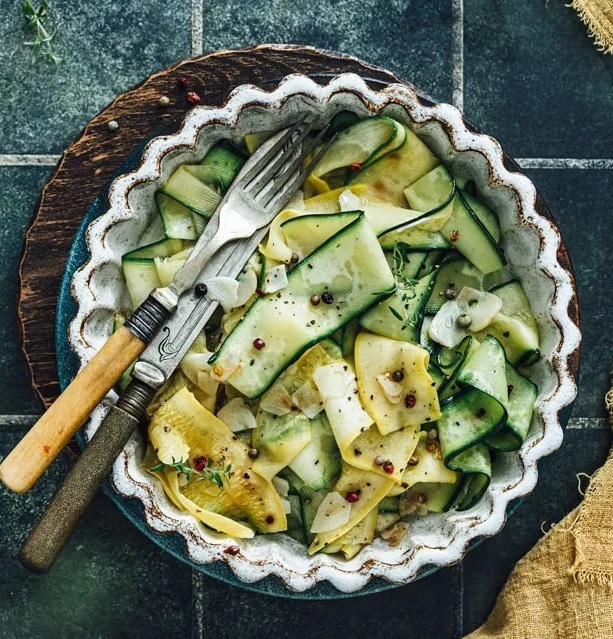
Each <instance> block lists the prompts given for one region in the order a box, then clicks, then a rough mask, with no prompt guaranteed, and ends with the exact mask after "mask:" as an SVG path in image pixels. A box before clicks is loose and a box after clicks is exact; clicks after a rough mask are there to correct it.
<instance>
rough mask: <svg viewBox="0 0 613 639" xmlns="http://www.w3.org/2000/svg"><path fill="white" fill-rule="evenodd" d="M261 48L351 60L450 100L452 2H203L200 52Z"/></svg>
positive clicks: (289, 0)
mask: <svg viewBox="0 0 613 639" xmlns="http://www.w3.org/2000/svg"><path fill="white" fill-rule="evenodd" d="M264 42H281V43H293V44H309V45H313V46H316V47H321V48H324V49H329V50H332V51H339V52H342V53H346V54H350V55H354V56H357V57H360V58H362V59H363V60H364V61H366V62H370V63H371V64H376V65H379V66H382V67H384V68H386V69H388V70H390V71H393V72H395V73H397V74H398V75H399V76H400V77H401V78H403V79H405V80H408V81H409V82H412V83H413V84H416V85H417V86H419V87H420V88H422V89H423V90H424V91H426V92H427V93H429V94H430V95H432V96H434V97H435V98H437V99H439V100H446V101H450V100H451V0H434V1H430V2H419V1H418V0H394V1H389V2H380V0H319V1H317V2H315V3H310V4H308V5H305V3H304V2H301V0H272V1H270V0H251V1H250V2H240V1H238V0H230V1H229V2H227V1H226V0H213V1H212V2H205V5H204V49H205V50H209V51H210V50H214V49H223V48H232V47H239V46H244V45H249V44H260V43H264Z"/></svg>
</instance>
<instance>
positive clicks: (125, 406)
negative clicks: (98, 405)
mask: <svg viewBox="0 0 613 639" xmlns="http://www.w3.org/2000/svg"><path fill="white" fill-rule="evenodd" d="M154 395H155V388H152V387H151V386H149V385H148V384H145V383H144V382H141V381H140V380H139V379H133V380H132V381H131V382H130V383H129V384H128V387H127V388H126V390H125V391H124V392H123V393H122V394H121V395H120V396H119V399H118V400H117V404H116V407H117V408H121V409H122V410H124V411H125V412H126V413H128V415H131V416H132V417H134V418H135V419H140V418H141V417H142V416H143V414H144V412H145V409H146V408H147V406H148V405H149V402H151V400H152V399H153V396H154Z"/></svg>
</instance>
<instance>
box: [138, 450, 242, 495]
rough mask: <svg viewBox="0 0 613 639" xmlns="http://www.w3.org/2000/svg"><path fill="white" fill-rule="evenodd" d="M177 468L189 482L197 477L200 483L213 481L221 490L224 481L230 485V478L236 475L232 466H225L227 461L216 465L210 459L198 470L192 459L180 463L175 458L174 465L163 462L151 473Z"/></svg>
mask: <svg viewBox="0 0 613 639" xmlns="http://www.w3.org/2000/svg"><path fill="white" fill-rule="evenodd" d="M168 467H171V468H176V469H177V470H178V471H179V472H180V473H183V475H185V477H186V478H187V481H190V480H191V478H192V475H194V476H196V477H197V479H196V481H197V482H200V481H211V482H213V483H214V484H217V485H218V486H219V487H220V488H223V487H224V481H226V482H227V483H228V485H229V484H230V478H231V477H232V475H233V474H234V472H233V471H232V464H228V465H227V466H226V465H225V460H224V459H223V457H222V459H221V463H220V464H216V463H215V462H214V461H213V460H212V459H211V458H210V457H209V458H208V459H207V460H206V464H205V466H204V468H202V469H200V470H198V469H196V468H194V466H193V463H192V460H191V459H189V458H188V459H179V460H178V461H177V460H175V458H174V457H173V458H172V464H165V463H163V462H161V463H159V464H158V465H157V466H154V467H153V468H152V469H151V471H152V472H155V471H158V470H164V468H168Z"/></svg>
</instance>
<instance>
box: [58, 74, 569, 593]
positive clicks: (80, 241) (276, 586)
mask: <svg viewBox="0 0 613 639" xmlns="http://www.w3.org/2000/svg"><path fill="white" fill-rule="evenodd" d="M358 80H359V79H358V78H357V76H352V77H348V79H347V82H348V86H349V87H352V86H353V85H354V84H357V85H359V82H357V81H358ZM294 83H295V84H296V85H297V89H301V88H302V86H303V85H305V86H307V87H310V85H307V84H305V83H304V82H303V81H302V80H299V79H297V80H295V81H294ZM286 84H287V85H290V84H291V82H287V83H286ZM311 84H312V83H311ZM395 86H396V87H398V86H399V85H395ZM392 89H393V88H392ZM310 90H312V91H314V92H315V93H317V92H318V91H319V90H317V91H316V90H315V88H314V87H312V88H310ZM360 90H361V91H363V92H366V87H364V88H363V89H362V88H360ZM401 90H402V89H401ZM390 95H392V92H390V94H388V96H387V99H389V96H390ZM401 97H402V96H401ZM375 98H376V95H375V94H371V98H370V99H375ZM395 98H396V96H394V98H392V99H395ZM383 99H384V97H381V100H383ZM407 100H408V101H409V102H411V104H413V105H414V109H415V113H416V114H417V117H420V109H422V111H423V113H421V117H423V118H424V121H425V120H426V119H427V118H431V121H432V122H433V123H434V124H435V125H440V124H443V123H445V122H447V126H448V127H449V126H452V127H457V129H458V131H460V133H459V134H458V136H457V139H456V140H453V141H452V142H453V143H455V142H457V143H458V144H462V143H463V140H467V141H468V142H467V143H472V142H471V141H472V140H473V138H475V137H477V138H482V140H479V141H478V142H477V143H475V144H481V145H482V146H483V148H484V149H485V151H486V153H485V155H486V157H487V153H488V152H489V153H490V154H491V156H492V159H491V163H489V162H490V161H489V158H488V163H489V166H490V168H491V167H492V166H494V165H496V166H495V170H498V171H500V173H501V174H504V175H507V176H508V179H509V180H511V181H513V180H517V182H518V184H520V186H521V185H524V188H525V192H526V193H527V194H528V195H527V196H526V197H527V200H526V202H528V204H529V203H530V196H532V193H534V194H535V193H536V192H535V191H534V187H533V186H532V185H531V183H530V182H529V181H528V180H527V179H526V178H524V177H523V176H521V178H518V179H516V178H515V177H513V176H515V175H517V174H510V173H508V172H506V169H505V168H504V167H502V166H498V165H497V164H496V163H497V162H499V158H498V156H499V155H500V151H499V147H496V146H495V145H493V141H492V140H491V138H487V136H474V135H473V132H472V130H471V129H468V128H467V126H466V125H465V123H464V124H462V122H463V121H462V120H461V118H460V116H459V114H458V113H457V111H455V109H453V108H452V107H448V106H447V105H435V107H433V109H432V112H433V116H432V115H431V114H430V113H429V112H428V110H429V108H430V107H428V106H424V107H422V106H421V105H420V103H419V102H418V101H417V100H416V99H415V98H411V97H410V96H409V97H408V98H407ZM392 104H393V103H392ZM368 106H369V108H370V105H368ZM394 108H395V107H394ZM446 118H448V120H446ZM456 118H460V122H459V123H458V124H457V125H456V124H455V121H456ZM164 133H166V132H165V131H162V132H160V134H164ZM438 135H439V138H441V137H442V136H444V135H446V133H445V132H444V131H443V129H442V128H441V133H439V134H438ZM462 136H464V137H462ZM145 146H146V144H143V145H142V146H140V147H139V148H137V149H136V150H135V151H134V153H133V154H132V155H131V156H130V157H129V158H128V159H127V160H126V162H125V163H124V164H123V165H122V166H121V167H120V169H119V170H118V173H117V175H116V176H114V177H113V179H114V178H115V177H117V176H118V175H123V174H126V173H129V172H132V171H134V170H135V169H137V168H138V167H139V166H140V165H141V160H142V157H143V149H144V147H145ZM443 157H444V156H443ZM500 157H501V156H500ZM484 168H486V169H487V166H486V167H484ZM111 182H112V180H111V181H110V182H109V184H107V186H106V187H105V188H104V189H103V191H102V192H101V193H100V195H99V196H98V198H97V199H96V200H95V201H94V203H93V204H92V206H91V208H90V209H89V211H88V212H87V214H86V216H85V218H84V220H83V223H82V224H81V226H80V228H79V231H78V233H77V235H76V237H75V240H74V243H73V245H72V248H71V251H70V253H69V256H68V261H67V265H66V270H65V273H64V277H63V280H62V284H61V290H60V296H59V299H58V307H57V324H56V350H57V355H58V367H59V377H60V383H61V386H62V388H64V387H65V386H66V385H67V384H68V383H69V381H70V380H71V378H72V377H73V376H74V375H75V373H76V371H77V370H78V360H77V357H76V355H75V354H74V353H73V351H72V349H71V347H70V344H69V340H68V329H69V325H70V323H71V321H72V320H73V319H74V318H75V316H77V315H78V310H79V309H78V308H77V304H76V303H75V301H74V300H73V298H72V295H71V281H72V278H73V276H74V274H75V272H76V271H77V270H78V269H79V268H80V267H81V266H82V265H84V264H86V263H87V262H88V261H89V259H90V254H89V250H88V246H87V243H86V232H87V229H88V227H89V226H90V224H91V223H92V222H93V221H94V220H97V219H98V218H99V217H100V216H103V215H105V214H107V211H108V210H109V186H110V184H111ZM524 182H525V184H524ZM520 192H521V189H520ZM524 195H525V194H524ZM532 197H534V196H532ZM111 199H112V196H111ZM531 206H532V207H534V206H536V205H535V204H534V202H532V204H531ZM544 229H545V230H544V234H545V235H544V236H543V235H541V239H542V240H543V242H545V244H544V245H547V243H548V242H552V243H554V244H555V241H556V234H557V232H556V231H555V227H552V228H551V229H550V228H549V227H547V226H546V225H545V227H544ZM557 238H558V241H559V235H558V236H557ZM541 246H543V243H541ZM530 268H532V269H534V266H530ZM560 277H561V276H560ZM561 279H563V278H561ZM568 332H569V333H570V329H569V331H568ZM571 352H572V351H571ZM567 386H568V393H567V397H568V398H569V400H570V399H572V397H570V395H571V394H572V388H571V387H570V386H569V384H568V383H567ZM569 400H568V401H566V404H568V403H569ZM560 408H562V404H560ZM560 408H558V409H556V410H554V409H553V408H552V409H551V411H550V414H549V415H545V417H547V418H548V419H549V421H550V423H551V424H552V425H551V426H550V432H551V429H552V428H553V429H555V428H557V429H559V425H558V422H561V423H562V424H563V425H565V423H566V421H567V419H568V416H569V412H570V406H569V405H566V406H565V407H564V408H563V409H562V410H560ZM558 433H560V431H559V430H558ZM552 436H553V441H550V442H549V448H548V449H547V446H545V447H544V452H543V453H542V454H541V455H538V454H537V453H534V460H533V461H532V477H533V481H536V466H535V463H534V462H535V460H536V459H538V458H539V457H541V456H543V454H546V453H547V452H551V450H554V449H555V448H556V447H557V445H559V441H561V436H560V435H559V434H558V435H556V434H555V432H554V433H553V435H552ZM542 441H543V438H541V440H537V441H535V445H538V444H539V442H542ZM84 442H85V438H84V437H83V436H82V435H81V436H80V437H79V443H80V445H84ZM556 444H557V445H556ZM516 485H517V484H516ZM502 489H504V486H502ZM105 490H106V492H107V493H108V494H109V496H110V497H111V499H112V500H113V501H114V502H115V503H116V504H117V506H118V507H119V508H120V509H121V510H122V511H123V512H124V513H125V515H126V516H127V517H128V518H129V519H130V520H131V521H132V522H133V523H134V524H135V525H136V526H137V527H138V528H139V529H140V530H141V531H142V532H143V533H144V534H146V535H147V536H148V537H150V538H151V539H152V540H153V541H154V542H155V543H157V544H158V545H159V546H160V547H161V548H162V549H164V550H165V551H166V552H169V553H170V554H172V555H173V556H175V557H177V558H178V559H180V560H182V561H184V562H185V563H187V564H188V565H190V566H191V567H192V568H194V569H195V570H198V571H200V572H203V573H205V574H207V575H209V576H212V577H215V578H217V579H221V580H222V581H225V582H227V583H231V584H234V585H238V586H241V587H243V588H247V589H250V590H254V591H257V592H261V593H266V594H272V595H277V596H282V597H294V598H305V599H331V598H341V597H347V596H356V595H362V594H369V593H373V592H379V591H382V590H386V589H390V588H394V587H397V586H398V585H401V583H403V582H402V581H401V580H396V583H390V582H389V581H387V580H385V579H383V578H382V577H381V576H379V575H377V574H371V576H370V577H371V578H370V580H369V581H368V582H367V583H366V584H365V585H364V586H363V587H362V588H360V589H356V587H355V586H354V587H353V588H352V587H351V586H349V588H347V590H351V592H341V591H340V590H338V589H337V588H336V587H334V586H333V585H332V584H331V583H330V582H328V581H318V582H317V583H314V584H313V585H312V586H311V587H310V588H308V589H300V591H293V590H290V589H289V588H287V587H286V586H285V585H284V583H283V581H282V580H281V579H280V578H278V577H276V576H272V575H268V576H266V577H264V578H263V579H260V580H259V581H251V582H249V583H247V582H245V581H242V580H240V579H238V578H237V577H236V576H235V574H234V572H233V571H232V570H231V569H230V568H229V567H228V565H227V563H225V562H223V561H214V562H212V563H199V562H195V561H194V560H192V558H191V557H190V555H189V554H188V552H187V550H186V538H185V536H182V535H180V534H178V533H175V532H172V531H170V532H164V533H160V532H156V531H155V530H153V529H152V528H151V527H150V525H148V523H147V521H146V517H145V513H144V507H143V502H142V501H140V500H137V499H130V498H126V497H125V496H123V495H120V494H119V493H118V492H116V491H115V489H114V488H113V487H112V485H111V484H110V483H107V484H106V485H105ZM528 490H529V489H528ZM528 490H524V491H523V492H517V493H515V494H514V495H513V493H509V496H507V498H506V500H504V499H503V497H500V498H499V502H498V503H499V506H498V510H497V512H498V514H497V519H496V523H495V524H492V527H491V530H490V532H489V533H487V534H486V536H489V535H491V534H494V533H495V532H497V530H499V529H500V527H501V526H502V525H503V523H504V518H505V511H504V507H505V506H506V512H507V513H510V512H512V511H513V509H514V508H515V507H516V506H517V503H518V502H519V500H518V499H515V497H519V496H521V495H524V494H526V492H528ZM465 533H466V535H467V536H466V537H465V539H466V542H465V543H464V544H462V547H461V546H460V545H458V546H457V552H456V555H455V556H453V557H451V556H449V557H444V558H443V559H441V560H438V561H437V562H436V563H438V564H439V565H440V564H442V565H448V564H451V563H454V562H455V561H457V560H458V559H460V558H461V556H463V554H464V552H465V551H466V550H468V549H470V548H471V547H474V546H475V545H476V544H477V543H479V541H480V539H482V538H483V535H482V534H478V533H477V532H475V533H473V534H472V535H471V532H470V528H466V529H465ZM435 550H436V549H435ZM460 551H462V552H461V553H460ZM428 556H430V555H428ZM437 569H438V568H437V567H436V566H434V565H432V564H431V563H430V560H428V561H425V562H422V563H421V564H420V565H419V568H418V569H417V570H416V571H415V572H414V573H413V574H412V575H411V577H410V579H407V580H414V579H416V578H421V577H423V576H425V575H428V574H430V573H432V572H434V571H435V570H437ZM379 574H387V573H385V572H382V573H379ZM392 578H393V576H391V577H390V579H392ZM303 583H304V582H303ZM362 583H364V581H362V582H361V583H360V585H361V584H362ZM404 583H406V581H405V582H404Z"/></svg>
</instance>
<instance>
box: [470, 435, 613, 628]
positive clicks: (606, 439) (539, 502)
mask: <svg viewBox="0 0 613 639" xmlns="http://www.w3.org/2000/svg"><path fill="white" fill-rule="evenodd" d="M610 444H611V434H610V432H609V431H607V430H567V431H566V433H565V439H564V443H563V444H562V447H561V448H560V450H559V451H558V452H556V453H555V454H554V455H553V456H552V457H549V458H547V459H545V460H543V462H542V463H541V465H540V477H539V481H538V483H537V485H536V488H535V490H534V492H533V493H532V494H531V495H530V496H529V497H527V498H526V499H525V500H524V502H523V503H522V504H520V506H519V508H518V509H517V512H516V513H515V514H513V515H512V516H511V517H510V518H509V520H508V521H507V524H506V526H505V527H504V529H503V530H502V532H501V533H500V534H498V535H496V537H494V538H492V539H488V540H486V541H484V542H483V543H482V544H481V545H480V546H479V547H477V548H475V549H474V550H473V551H472V552H470V553H469V554H468V555H467V557H466V559H465V560H464V563H463V566H464V605H465V608H464V620H465V631H466V632H470V631H472V630H474V629H475V628H476V627H477V626H478V625H480V624H482V623H483V622H484V621H485V619H486V618H487V616H488V614H489V612H490V611H491V609H492V607H493V605H494V602H495V600H496V597H497V596H498V593H499V592H500V590H501V589H502V587H503V585H504V583H505V581H506V579H507V577H508V575H509V573H510V572H511V570H512V568H513V566H514V565H515V564H516V563H517V561H519V559H521V558H522V557H523V556H524V555H525V554H526V553H527V552H528V550H530V549H531V548H532V547H533V546H534V544H535V543H536V542H537V540H538V539H540V538H541V537H542V534H543V533H542V531H541V526H543V530H545V529H548V528H549V527H550V526H551V524H553V523H556V522H558V521H560V520H561V519H562V518H563V517H564V516H565V515H566V514H567V513H568V512H570V511H571V510H572V509H573V508H574V507H575V506H576V505H577V504H578V503H579V501H580V500H581V495H580V494H579V492H578V488H577V478H576V475H577V473H588V474H592V473H593V472H594V471H595V470H596V469H597V468H598V467H600V466H601V465H602V464H603V463H604V461H605V459H606V457H607V452H608V450H609V446H610ZM585 486H586V484H585V479H584V480H583V488H585Z"/></svg>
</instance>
